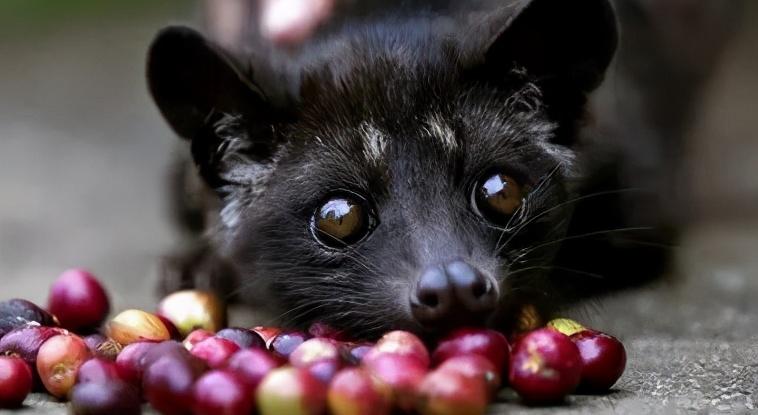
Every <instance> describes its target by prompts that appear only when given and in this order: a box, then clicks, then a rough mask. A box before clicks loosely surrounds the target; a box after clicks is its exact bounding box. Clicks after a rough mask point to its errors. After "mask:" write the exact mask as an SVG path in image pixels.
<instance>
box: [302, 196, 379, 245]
mask: <svg viewBox="0 0 758 415" xmlns="http://www.w3.org/2000/svg"><path fill="white" fill-rule="evenodd" d="M375 224H376V217H375V215H374V212H373V211H372V209H371V207H370V206H369V204H368V202H367V201H366V200H365V199H363V198H361V197H360V196H357V195H352V194H341V195H339V196H334V197H332V198H330V199H328V200H327V201H326V202H324V203H323V204H322V205H321V206H319V207H318V208H317V209H316V212H315V213H314V214H313V219H312V220H311V231H312V232H313V235H314V236H315V237H316V239H318V240H319V241H320V242H321V243H323V244H324V245H327V246H330V247H333V248H344V247H345V246H347V245H350V244H354V243H356V242H358V241H360V240H361V239H363V238H364V237H365V236H366V235H368V234H369V233H370V232H371V231H372V230H373V228H374V226H375Z"/></svg>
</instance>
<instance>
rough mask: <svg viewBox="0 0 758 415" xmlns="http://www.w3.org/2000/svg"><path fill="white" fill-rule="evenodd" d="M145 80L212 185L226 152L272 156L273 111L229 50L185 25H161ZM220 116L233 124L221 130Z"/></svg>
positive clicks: (256, 157) (249, 155)
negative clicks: (189, 146)
mask: <svg viewBox="0 0 758 415" xmlns="http://www.w3.org/2000/svg"><path fill="white" fill-rule="evenodd" d="M147 79H148V84H149V88H150V93H151V94H152V97H153V100H154V101H155V103H156V104H157V105H158V108H159V109H160V111H161V113H162V114H163V116H164V117H165V119H166V120H167V121H168V123H169V124H170V125H171V128H172V129H173V130H174V131H175V132H176V133H177V134H178V135H179V136H181V137H183V138H185V139H188V140H191V142H192V154H193V157H194V159H195V163H196V164H197V165H198V167H199V168H200V172H201V174H202V175H203V177H204V178H205V179H206V181H208V182H209V184H211V185H212V186H214V187H215V186H217V185H219V183H216V182H217V181H218V179H219V177H220V176H222V175H223V174H224V172H223V171H219V169H222V168H226V169H229V168H230V166H228V165H223V164H224V163H223V159H224V157H225V156H227V155H228V154H225V152H226V153H228V152H229V151H232V150H234V151H245V152H246V154H245V156H246V157H247V158H252V159H254V160H255V159H258V160H261V159H265V158H266V157H268V156H269V155H270V152H271V151H272V148H273V146H274V143H273V134H272V125H273V123H274V122H275V121H274V120H275V118H276V111H275V110H274V108H273V107H272V105H270V103H269V100H268V99H267V97H266V95H265V94H264V93H263V92H262V90H261V88H259V87H258V86H257V85H256V84H255V83H254V82H253V81H252V80H251V79H249V78H248V77H246V76H245V75H243V73H242V72H241V71H240V70H239V65H237V64H235V62H234V60H233V58H232V57H231V55H229V54H227V53H226V52H225V51H224V50H222V49H221V48H220V47H218V46H216V45H214V44H212V43H211V42H209V41H208V40H207V39H205V38H204V37H203V36H202V35H201V34H200V33H198V32H196V31H195V30H193V29H190V28H186V27H168V28H166V29H163V30H162V31H161V32H160V33H159V34H158V35H157V37H156V38H155V40H154V41H153V43H152V46H151V47H150V51H149V54H148V62H147ZM223 119H228V120H233V123H231V122H230V123H229V124H230V125H228V126H227V127H229V128H226V129H225V130H223V131H219V128H218V127H219V125H218V122H219V120H223ZM232 159H234V158H233V157H227V160H232ZM227 164H228V163H227Z"/></svg>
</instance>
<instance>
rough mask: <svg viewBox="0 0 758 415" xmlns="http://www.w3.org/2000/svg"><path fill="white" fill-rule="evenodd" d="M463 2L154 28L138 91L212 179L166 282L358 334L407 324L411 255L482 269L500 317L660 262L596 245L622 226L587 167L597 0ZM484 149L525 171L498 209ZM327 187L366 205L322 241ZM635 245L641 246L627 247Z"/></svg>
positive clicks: (599, 42) (607, 44)
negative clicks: (231, 48)
mask: <svg viewBox="0 0 758 415" xmlns="http://www.w3.org/2000/svg"><path fill="white" fill-rule="evenodd" d="M471 20H472V21H471V22H469V25H468V26H467V27H462V26H461V25H459V24H452V23H450V22H449V21H447V20H443V19H437V18H433V17H431V16H414V17H412V18H408V17H406V18H399V17H387V18H382V19H366V20H365V21H364V23H362V24H353V25H346V26H344V27H343V28H342V29H341V30H338V31H336V32H334V33H332V34H330V35H329V36H327V37H326V38H324V39H318V40H315V41H313V42H312V43H310V44H309V45H307V46H306V47H305V48H304V52H303V53H302V54H300V55H298V56H297V57H294V58H293V57H285V56H283V55H281V54H276V53H274V52H271V51H266V50H265V49H260V50H257V51H254V52H252V53H239V52H237V53H231V52H227V51H223V50H221V49H220V48H218V47H217V46H214V45H213V44H212V43H211V42H209V41H207V40H205V39H204V38H203V37H201V36H200V35H199V34H198V33H197V32H195V31H193V30H190V29H186V28H177V27H175V28H168V29H166V30H164V31H163V32H162V33H161V34H160V35H159V37H158V38H157V40H156V41H155V43H154V44H153V46H152V49H151V52H150V57H149V68H148V71H149V73H148V75H149V81H150V88H151V92H152V93H153V96H154V98H155V100H156V102H157V104H158V106H159V107H160V109H161V111H162V112H163V114H164V116H165V117H166V119H167V120H168V121H169V123H170V124H171V125H172V127H173V128H174V130H175V131H176V132H177V133H178V134H179V135H181V136H182V137H184V138H186V139H188V140H190V143H191V151H192V155H193V159H194V162H195V164H196V165H197V168H198V170H199V172H200V175H201V176H202V178H203V179H204V181H205V183H207V184H208V185H209V187H210V188H211V189H213V191H214V192H215V193H216V194H217V195H218V196H220V203H219V204H218V209H216V207H215V206H210V207H209V209H208V210H209V211H210V212H217V214H218V219H217V220H213V221H212V223H213V226H212V229H211V231H210V235H209V244H208V245H203V246H201V247H199V248H197V249H196V251H195V255H194V256H193V257H191V258H190V259H189V262H184V263H180V264H178V265H180V268H181V270H180V271H181V272H180V277H179V278H177V277H176V276H174V277H169V278H168V279H167V280H166V286H165V288H166V289H175V288H182V287H186V286H192V285H196V284H197V283H198V281H200V285H204V284H205V285H206V286H210V287H212V288H214V289H217V290H219V291H221V292H222V294H223V295H225V296H227V297H232V296H233V297H235V298H237V299H239V300H241V301H243V302H249V303H253V304H257V305H265V306H266V307H268V308H269V309H270V310H272V311H273V312H274V313H275V314H276V315H280V316H281V317H282V320H284V322H286V323H290V324H297V325H306V324H307V323H309V322H311V321H313V320H321V321H325V322H327V323H331V324H333V325H335V326H338V327H341V328H344V329H348V330H350V331H352V332H353V333H355V334H357V335H365V336H371V335H373V334H376V333H378V332H379V331H382V330H387V329H390V328H407V329H412V330H419V331H420V330H421V327H419V326H417V325H416V324H415V323H414V322H413V319H412V318H411V315H410V310H409V305H408V298H409V292H410V290H411V289H412V287H413V286H414V285H415V282H416V279H417V277H418V275H419V273H420V271H421V270H422V269H423V268H425V267H427V266H429V265H433V264H438V263H442V262H443V261H448V260H450V259H452V258H463V259H464V260H466V261H468V262H469V263H471V264H472V265H474V266H476V267H477V268H479V269H480V270H481V271H483V272H485V273H487V274H489V275H493V276H495V277H496V279H497V281H499V283H500V285H501V287H500V288H501V290H500V292H501V301H500V307H499V309H498V312H497V313H496V315H495V316H493V317H492V319H490V320H489V321H486V322H482V323H483V324H484V323H487V324H490V325H496V326H500V327H507V326H508V325H509V324H511V318H512V316H513V311H514V310H515V309H517V308H518V307H519V305H521V304H524V303H529V304H535V305H537V306H538V307H539V308H540V309H542V310H544V312H546V313H549V312H550V311H552V310H555V309H557V308H559V307H561V306H562V305H564V304H567V303H569V302H571V301H574V300H576V299H577V298H580V297H584V296H588V295H594V294H597V293H600V292H603V291H606V290H608V289H610V288H614V287H617V286H625V285H632V284H635V283H636V282H637V281H636V278H637V277H640V279H644V278H646V275H647V274H650V269H651V268H657V267H659V266H660V265H661V264H662V261H661V259H662V257H656V256H655V255H654V256H653V257H650V256H649V255H648V254H650V252H652V251H650V252H648V251H644V250H643V251H634V250H633V251H628V250H627V251H620V250H619V249H617V248H618V247H616V246H613V245H614V243H613V242H612V241H614V239H613V238H612V237H611V235H619V234H622V235H623V234H624V232H633V231H634V230H633V229H625V228H627V227H628V224H626V223H624V220H623V217H622V216H621V214H620V209H619V207H618V206H617V205H614V204H613V200H614V197H615V196H616V195H617V192H618V191H620V190H619V189H618V187H615V184H614V180H613V177H614V174H613V172H610V173H611V174H605V175H603V176H602V177H603V180H601V181H593V180H588V179H587V173H588V169H589V168H590V167H591V166H592V165H593V164H592V161H591V160H590V157H588V156H587V152H586V149H584V148H583V147H582V146H581V140H580V135H579V134H580V131H581V128H580V127H581V126H582V123H583V122H584V119H585V118H584V115H585V103H586V97H587V94H588V93H590V92H591V91H592V90H593V89H594V88H595V87H597V85H598V84H599V83H600V82H601V80H602V78H603V75H604V71H605V70H606V68H607V66H608V65H609V63H610V61H611V59H612V57H613V54H614V50H615V47H616V36H617V33H616V20H615V17H614V15H613V10H612V8H611V7H610V6H609V4H608V3H607V1H605V0H584V1H581V2H568V1H565V0H532V1H522V2H511V4H509V5H507V6H506V7H504V8H502V9H501V10H499V11H498V12H497V13H492V14H490V15H488V16H486V17H481V16H480V17H476V18H472V19H471ZM248 52H249V51H248ZM498 169H500V170H502V171H505V172H507V173H508V174H510V175H512V176H514V177H516V178H518V179H519V180H521V181H522V182H524V183H527V184H529V185H531V187H532V189H533V190H532V191H531V192H530V193H529V195H528V196H527V198H526V199H525V202H524V205H523V206H522V208H521V211H520V212H519V213H518V214H517V215H516V216H515V217H514V220H513V221H512V222H511V223H509V225H508V226H507V227H497V226H495V225H492V224H489V223H487V222H486V221H485V220H483V219H482V218H481V217H479V216H478V215H477V214H476V213H475V210H474V209H473V208H472V198H471V195H472V189H473V186H474V185H475V184H476V182H477V181H478V180H481V179H482V178H483V175H484V174H487V173H491V172H493V171H495V170H498ZM609 178H610V179H609ZM338 190H348V191H351V192H355V193H358V194H360V195H363V196H364V197H366V198H367V199H368V200H370V201H371V202H372V203H373V204H374V206H375V208H376V211H377V216H378V220H379V225H378V226H377V227H376V229H375V230H374V231H373V233H372V234H371V235H370V236H369V237H368V238H367V239H365V240H363V241H362V242H360V243H358V244H356V245H354V246H351V247H349V248H346V249H329V248H325V247H324V246H322V245H321V244H319V243H318V242H317V241H316V240H314V238H313V236H312V233H311V232H310V230H309V222H310V218H311V215H312V214H313V212H314V210H315V209H316V208H317V207H318V205H319V203H320V202H323V201H324V200H325V198H326V197H328V195H329V194H330V193H332V192H334V191H338ZM598 200H599V201H602V203H599V204H598V203H595V204H588V202H589V201H598ZM577 207H578V210H577V211H576V212H573V211H574V210H575V208H577ZM195 219H196V221H197V222H198V223H199V224H201V223H204V222H206V220H205V218H195ZM199 227H202V226H199ZM630 246H631V247H635V246H637V245H634V244H632V245H630ZM628 247H629V246H628ZM639 258H645V259H649V258H653V259H655V261H654V262H652V263H650V264H646V265H651V264H652V265H653V266H652V267H649V268H645V267H641V266H640V267H635V266H632V264H636V265H641V263H640V260H639ZM621 261H626V262H621ZM609 270H613V272H609ZM636 272H639V273H640V274H639V275H637V276H631V277H630V274H634V273H636ZM190 274H191V275H190ZM197 275H202V276H203V277H202V278H198V277H197ZM630 278H631V279H630Z"/></svg>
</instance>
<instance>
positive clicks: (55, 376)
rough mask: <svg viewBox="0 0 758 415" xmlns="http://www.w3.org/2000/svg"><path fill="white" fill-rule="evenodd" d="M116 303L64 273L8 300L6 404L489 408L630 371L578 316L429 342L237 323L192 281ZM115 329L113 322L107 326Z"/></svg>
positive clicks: (303, 410)
mask: <svg viewBox="0 0 758 415" xmlns="http://www.w3.org/2000/svg"><path fill="white" fill-rule="evenodd" d="M109 312H110V304H109V301H108V296H107V294H106V292H105V290H104V289H103V286H102V285H101V284H100V283H99V282H98V280H97V279H96V278H95V277H94V276H93V275H92V274H91V273H89V272H87V271H85V270H82V269H73V270H69V271H66V272H64V273H63V274H62V275H61V276H60V277H59V278H58V279H57V280H56V281H55V282H54V284H53V285H52V287H51V290H50V296H49V299H48V305H47V309H46V310H44V309H42V308H40V307H38V306H37V305H35V304H33V303H31V302H29V301H26V300H21V299H12V300H8V301H4V302H0V408H14V407H19V406H21V405H23V402H24V400H25V399H26V397H27V395H28V394H29V393H30V392H31V391H32V390H38V391H46V392H47V393H48V394H50V395H52V396H53V397H55V398H57V399H60V400H68V401H69V402H70V403H69V405H70V411H71V413H73V414H88V415H99V414H125V415H129V414H140V413H141V411H142V409H143V404H144V402H147V403H148V404H149V405H150V406H151V407H152V408H153V409H154V410H156V411H158V412H160V413H163V414H177V415H178V414H196V415H206V414H207V415H236V414H240V415H244V414H252V413H254V412H256V413H259V414H261V415H274V414H278V415H280V414H285V415H287V414H292V415H300V414H303V415H317V414H327V413H330V414H334V415H383V414H390V413H397V412H408V413H419V414H440V415H443V414H444V415H446V414H456V415H468V414H483V413H484V412H485V411H486V409H487V405H488V403H490V402H492V401H494V400H495V399H496V397H497V394H498V391H500V389H501V386H503V383H504V379H507V385H508V386H510V387H511V388H512V389H513V390H515V391H516V393H518V395H519V396H520V398H521V399H522V401H523V402H524V403H526V404H547V403H555V402H560V401H561V400H563V398H564V397H565V396H567V395H568V394H571V393H573V392H574V391H583V392H585V393H602V392H604V391H607V390H608V389H610V388H611V387H612V386H613V384H614V383H615V382H616V381H617V380H618V378H619V377H620V376H621V374H622V373H623V371H624V367H625V364H626V353H625V350H624V347H623V345H622V344H621V342H619V341H618V340H617V339H616V338H614V337H612V336H609V335H607V334H604V333H601V332H598V331H595V330H591V329H587V328H585V327H583V326H581V325H580V324H578V323H576V322H575V321H572V320H568V319H556V320H553V321H551V322H550V323H548V325H547V327H544V328H540V329H536V330H533V331H531V332H528V333H521V334H519V335H517V336H516V337H515V338H513V339H511V340H512V342H513V347H511V346H510V345H509V342H508V340H507V339H506V337H505V336H504V335H503V334H501V333H499V332H496V331H493V330H488V329H484V328H461V329H458V330H455V331H453V332H452V333H450V334H449V335H448V336H447V337H445V338H444V339H442V340H441V341H439V342H438V343H437V344H436V347H435V348H434V350H433V352H432V353H430V352H429V349H427V347H426V345H425V344H424V343H423V342H422V341H421V340H420V339H419V338H418V337H417V336H416V335H414V334H412V333H410V332H407V331H392V332H389V333H386V334H385V335H384V336H382V337H381V338H380V339H379V340H378V341H377V342H375V343H368V342H353V341H350V340H349V339H347V338H345V336H344V334H343V333H341V332H339V331H337V330H335V329H333V328H331V327H328V326H326V325H324V324H314V325H313V326H311V328H310V330H308V332H300V331H290V330H282V329H279V328H274V327H255V328H251V329H247V328H239V327H230V328H229V327H227V328H225V325H226V311H225V307H224V306H223V304H221V302H220V301H219V300H218V299H217V298H216V297H214V296H213V295H212V294H209V293H205V292H201V291H181V292H177V293H174V294H171V295H169V296H168V297H166V298H164V299H163V300H162V301H161V302H160V304H159V306H158V308H157V310H156V312H155V313H148V312H145V311H142V310H134V309H132V310H126V311H123V312H121V313H120V314H118V315H116V316H115V317H113V319H111V320H110V321H108V322H107V323H105V324H103V323H104V322H105V319H106V317H107V316H108V314H109ZM100 327H103V329H102V331H98V329H99V328H100Z"/></svg>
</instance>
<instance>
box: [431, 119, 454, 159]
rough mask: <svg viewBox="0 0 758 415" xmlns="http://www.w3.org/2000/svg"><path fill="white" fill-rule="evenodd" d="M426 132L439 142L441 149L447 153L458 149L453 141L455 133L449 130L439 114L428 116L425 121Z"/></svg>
mask: <svg viewBox="0 0 758 415" xmlns="http://www.w3.org/2000/svg"><path fill="white" fill-rule="evenodd" d="M426 125H427V131H428V132H429V135H431V136H432V137H433V138H436V139H438V140H440V142H441V143H442V147H443V148H444V149H445V150H446V151H449V152H452V151H455V150H456V149H457V148H458V142H457V141H455V132H454V131H453V129H452V128H450V126H449V125H447V123H445V120H444V119H443V118H442V116H440V115H439V114H435V115H430V116H429V117H427V119H426Z"/></svg>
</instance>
